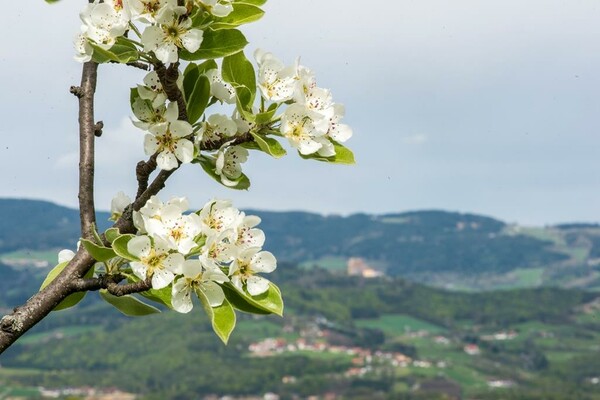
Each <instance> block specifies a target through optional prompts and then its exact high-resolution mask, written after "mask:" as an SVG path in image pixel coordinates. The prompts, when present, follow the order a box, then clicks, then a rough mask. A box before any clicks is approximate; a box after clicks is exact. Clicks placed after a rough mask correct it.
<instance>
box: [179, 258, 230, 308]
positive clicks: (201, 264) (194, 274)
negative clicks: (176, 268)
mask: <svg viewBox="0 0 600 400" xmlns="http://www.w3.org/2000/svg"><path fill="white" fill-rule="evenodd" d="M182 273H183V276H182V277H180V278H179V279H177V280H176V281H175V283H174V284H173V289H172V298H171V304H172V305H173V309H174V310H175V311H177V312H180V313H188V312H190V311H191V310H192V308H193V304H192V296H191V294H192V292H194V291H200V292H202V293H203V294H204V296H205V297H206V299H207V300H208V304H209V305H210V306H211V307H218V306H220V305H221V304H223V301H224V300H225V294H224V293H223V289H221V286H219V285H218V284H219V283H225V282H228V281H229V278H228V277H227V275H225V274H224V273H223V272H222V271H221V270H220V269H219V267H217V266H216V265H215V264H214V263H211V262H208V261H206V260H203V259H202V258H201V259H200V260H187V261H186V262H185V263H184V264H183V268H182Z"/></svg>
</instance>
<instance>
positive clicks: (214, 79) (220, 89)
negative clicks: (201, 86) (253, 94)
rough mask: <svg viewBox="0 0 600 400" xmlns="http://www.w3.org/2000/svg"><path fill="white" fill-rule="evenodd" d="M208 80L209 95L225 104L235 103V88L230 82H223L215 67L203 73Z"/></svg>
mask: <svg viewBox="0 0 600 400" xmlns="http://www.w3.org/2000/svg"><path fill="white" fill-rule="evenodd" d="M205 75H206V77H207V78H208V80H209V82H210V95H211V96H214V97H216V98H217V99H219V100H220V101H222V102H225V103H227V104H233V103H235V90H234V89H233V86H231V84H230V83H228V82H225V81H224V80H223V78H222V77H221V74H220V73H219V71H218V70H217V69H210V70H208V71H206V73H205Z"/></svg>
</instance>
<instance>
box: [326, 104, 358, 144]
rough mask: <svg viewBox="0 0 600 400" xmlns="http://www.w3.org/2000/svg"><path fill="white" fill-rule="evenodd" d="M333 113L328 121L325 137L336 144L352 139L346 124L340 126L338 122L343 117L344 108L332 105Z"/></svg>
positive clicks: (339, 105)
mask: <svg viewBox="0 0 600 400" xmlns="http://www.w3.org/2000/svg"><path fill="white" fill-rule="evenodd" d="M333 109H334V113H333V115H332V117H331V118H330V119H329V129H328V130H327V136H329V137H330V138H332V139H333V140H335V141H336V142H340V143H343V142H345V141H346V140H348V139H350V138H351V137H352V128H351V127H350V126H348V125H346V124H341V123H340V120H341V119H342V117H343V116H344V113H345V110H344V106H343V105H341V104H334V105H333Z"/></svg>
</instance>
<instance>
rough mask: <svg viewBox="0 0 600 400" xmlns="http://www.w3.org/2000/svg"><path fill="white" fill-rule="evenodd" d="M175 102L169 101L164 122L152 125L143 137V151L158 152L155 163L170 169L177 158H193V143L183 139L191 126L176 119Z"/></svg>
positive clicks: (185, 159) (148, 153)
mask: <svg viewBox="0 0 600 400" xmlns="http://www.w3.org/2000/svg"><path fill="white" fill-rule="evenodd" d="M178 115H179V111H178V108H177V103H170V104H169V105H168V107H167V111H166V113H165V120H166V121H165V122H160V123H158V124H155V125H152V126H151V127H150V128H149V131H150V133H148V134H146V136H145V138H144V151H145V152H146V154H147V155H152V154H154V153H158V157H157V159H156V163H157V164H158V167H159V168H160V169H163V170H166V171H170V170H172V169H174V168H177V166H178V165H179V163H178V160H179V161H180V162H182V163H184V164H185V163H190V162H191V161H192V159H193V158H194V144H193V143H192V142H191V141H190V140H188V139H185V137H187V136H190V135H191V134H192V131H193V128H192V126H191V125H190V123H189V122H187V121H182V120H179V119H177V118H178Z"/></svg>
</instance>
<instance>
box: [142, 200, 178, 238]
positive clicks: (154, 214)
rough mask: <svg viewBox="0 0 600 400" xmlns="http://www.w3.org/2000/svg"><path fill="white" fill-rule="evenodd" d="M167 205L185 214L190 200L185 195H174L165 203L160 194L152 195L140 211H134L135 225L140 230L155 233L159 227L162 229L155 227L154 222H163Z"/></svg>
mask: <svg viewBox="0 0 600 400" xmlns="http://www.w3.org/2000/svg"><path fill="white" fill-rule="evenodd" d="M167 207H175V208H176V209H177V211H178V212H179V213H180V214H183V213H184V212H185V211H187V210H188V208H189V202H188V200H187V198H185V197H173V198H171V199H170V200H169V201H167V202H166V203H163V202H162V201H161V200H160V198H158V196H151V197H150V199H148V201H146V204H144V206H143V207H142V208H140V210H139V211H137V212H136V211H134V212H133V217H134V218H133V222H134V225H135V227H136V228H137V229H138V231H140V232H143V233H148V232H152V234H154V233H155V232H156V231H157V229H160V226H159V227H155V226H154V224H160V223H162V218H163V213H164V211H165V209H167Z"/></svg>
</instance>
